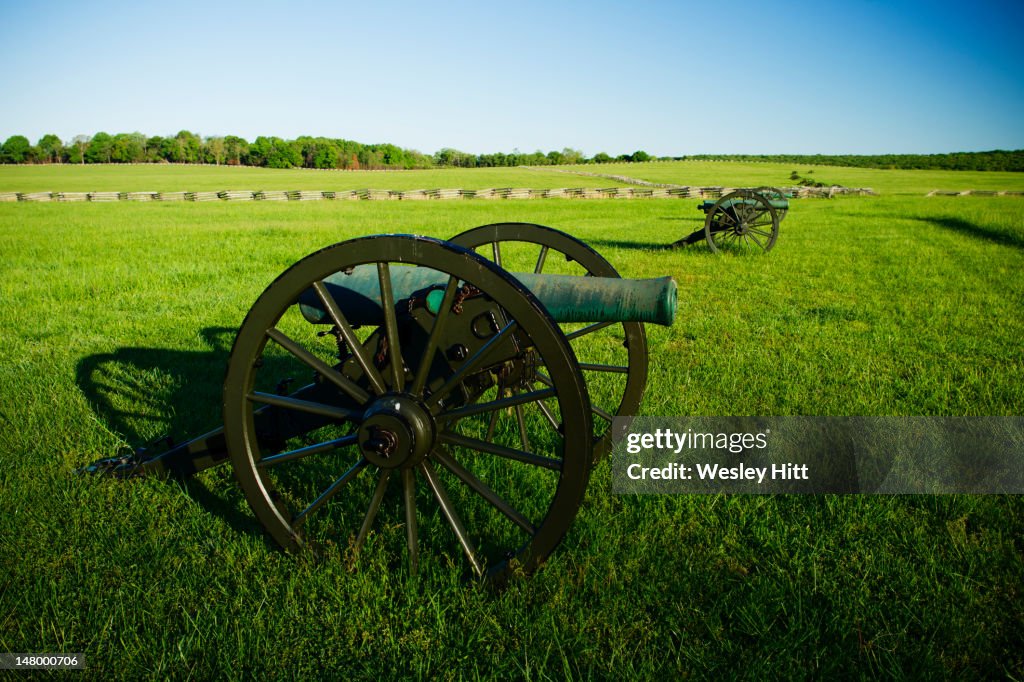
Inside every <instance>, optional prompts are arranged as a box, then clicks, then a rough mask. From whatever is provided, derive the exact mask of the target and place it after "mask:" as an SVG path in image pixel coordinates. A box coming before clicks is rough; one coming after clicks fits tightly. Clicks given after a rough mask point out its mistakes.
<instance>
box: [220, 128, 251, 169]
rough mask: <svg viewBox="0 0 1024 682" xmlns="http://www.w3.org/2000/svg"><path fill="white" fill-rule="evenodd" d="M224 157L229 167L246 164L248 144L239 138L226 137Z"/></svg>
mask: <svg viewBox="0 0 1024 682" xmlns="http://www.w3.org/2000/svg"><path fill="white" fill-rule="evenodd" d="M224 157H225V159H226V162H227V164H228V165H229V166H239V165H241V164H243V163H248V157H249V143H248V142H246V141H245V140H244V139H242V138H241V137H237V136H235V135H226V136H225V137H224Z"/></svg>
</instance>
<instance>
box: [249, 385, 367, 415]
mask: <svg viewBox="0 0 1024 682" xmlns="http://www.w3.org/2000/svg"><path fill="white" fill-rule="evenodd" d="M248 398H249V400H251V401H252V402H254V403H262V404H263V405H274V406H275V407H283V408H285V409H288V410H297V411H299V412H306V413H308V414H317V415H320V416H321V417H330V418H331V419H342V420H345V421H352V420H354V419H355V418H356V417H357V416H359V414H360V413H359V412H358V411H356V410H346V409H345V408H344V407H335V406H334V405H324V404H323V403H314V402H312V401H310V400H299V399H298V398H290V397H288V396H284V395H274V394H273V393H260V392H259V391H254V392H252V393H250V394H249V396H248Z"/></svg>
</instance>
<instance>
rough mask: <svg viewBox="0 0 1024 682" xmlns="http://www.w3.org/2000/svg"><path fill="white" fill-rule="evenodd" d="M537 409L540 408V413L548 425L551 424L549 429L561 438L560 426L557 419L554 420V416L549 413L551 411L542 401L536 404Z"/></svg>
mask: <svg viewBox="0 0 1024 682" xmlns="http://www.w3.org/2000/svg"><path fill="white" fill-rule="evenodd" d="M537 407H539V408H540V411H541V413H542V414H543V415H544V416H545V417H546V418H547V420H548V423H549V424H551V428H553V429H554V430H555V433H557V434H558V435H559V436H562V425H561V424H559V423H558V420H557V419H555V415H554V414H552V413H551V409H550V408H549V407H548V406H547V405H545V404H544V401H540V402H538V403H537ZM563 437H564V436H563Z"/></svg>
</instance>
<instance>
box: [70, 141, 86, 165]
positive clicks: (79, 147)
mask: <svg viewBox="0 0 1024 682" xmlns="http://www.w3.org/2000/svg"><path fill="white" fill-rule="evenodd" d="M88 148H89V136H88V135H75V137H74V138H73V139H72V140H71V147H69V148H68V163H85V150H86V149H88Z"/></svg>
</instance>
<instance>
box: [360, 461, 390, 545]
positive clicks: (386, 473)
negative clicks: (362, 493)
mask: <svg viewBox="0 0 1024 682" xmlns="http://www.w3.org/2000/svg"><path fill="white" fill-rule="evenodd" d="M390 479H391V470H390V469H384V470H383V471H381V472H380V478H378V479H377V487H376V488H375V489H374V491H373V497H372V498H370V507H369V508H368V509H367V510H366V517H365V518H364V519H363V525H362V526H361V527H360V528H359V535H357V536H356V543H355V545H354V546H353V548H354V549H355V551H357V552H358V551H359V550H360V549H362V547H363V543H364V542H366V535H367V534H368V533H369V532H370V528H372V527H373V520H374V519H375V518H377V510H378V509H380V503H381V501H382V500H383V499H384V492H385V491H386V490H387V488H388V481H389V480H390Z"/></svg>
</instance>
